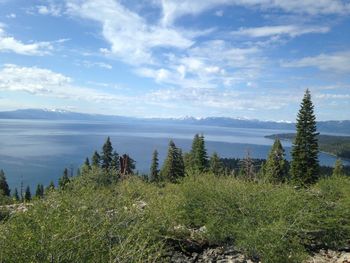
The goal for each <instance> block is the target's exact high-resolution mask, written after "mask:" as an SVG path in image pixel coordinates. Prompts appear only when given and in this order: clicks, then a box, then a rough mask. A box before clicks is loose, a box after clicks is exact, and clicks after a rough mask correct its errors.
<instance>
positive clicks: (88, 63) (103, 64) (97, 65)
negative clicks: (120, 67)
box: [76, 60, 113, 70]
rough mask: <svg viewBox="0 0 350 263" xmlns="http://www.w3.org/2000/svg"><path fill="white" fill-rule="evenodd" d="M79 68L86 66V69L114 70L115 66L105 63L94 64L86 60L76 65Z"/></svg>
mask: <svg viewBox="0 0 350 263" xmlns="http://www.w3.org/2000/svg"><path fill="white" fill-rule="evenodd" d="M76 65H78V66H84V67H86V68H92V67H99V68H103V69H109V70H110V69H113V66H112V65H111V64H108V63H105V62H93V61H88V60H84V61H81V62H78V63H76Z"/></svg>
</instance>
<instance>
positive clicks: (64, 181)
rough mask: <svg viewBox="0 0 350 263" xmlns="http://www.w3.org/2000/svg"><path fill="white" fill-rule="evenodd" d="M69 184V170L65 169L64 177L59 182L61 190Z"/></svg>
mask: <svg viewBox="0 0 350 263" xmlns="http://www.w3.org/2000/svg"><path fill="white" fill-rule="evenodd" d="M69 182H70V179H69V176H68V169H67V168H65V169H64V171H63V175H62V177H61V178H60V179H59V180H58V186H59V188H60V189H64V188H65V187H66V185H67V184H68V183H69Z"/></svg>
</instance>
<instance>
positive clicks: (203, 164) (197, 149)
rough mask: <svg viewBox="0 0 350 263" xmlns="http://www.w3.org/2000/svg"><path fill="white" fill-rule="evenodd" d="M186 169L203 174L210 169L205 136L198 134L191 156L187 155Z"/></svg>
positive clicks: (194, 139)
mask: <svg viewBox="0 0 350 263" xmlns="http://www.w3.org/2000/svg"><path fill="white" fill-rule="evenodd" d="M184 159H185V163H186V169H187V170H189V171H192V172H200V173H201V172H203V171H205V170H207V169H208V168H209V160H208V154H207V150H206V148H205V140H204V136H203V135H199V134H196V135H195V136H194V138H193V141H192V147H191V151H190V153H189V154H186V155H185V158H184Z"/></svg>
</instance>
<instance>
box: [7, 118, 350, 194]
mask: <svg viewBox="0 0 350 263" xmlns="http://www.w3.org/2000/svg"><path fill="white" fill-rule="evenodd" d="M284 132H293V131H290V130H269V129H246V128H244V129H241V128H224V127H213V126H195V125H168V124H150V123H134V124H130V123H118V124H116V123H108V122H76V121H74V122H73V121H43V120H0V168H2V169H4V171H5V173H6V176H7V180H8V183H9V184H10V187H11V188H13V187H19V185H20V181H21V180H22V181H23V183H24V185H30V186H31V188H32V190H33V189H34V187H35V185H36V184H38V183H43V184H44V185H48V184H49V182H50V181H51V180H54V182H55V184H56V183H57V179H58V178H59V177H60V176H61V175H62V172H63V169H64V168H65V167H68V168H72V169H74V170H76V169H77V168H78V167H79V166H80V165H81V164H82V163H83V161H84V159H85V158H86V157H87V156H89V157H90V156H91V154H92V153H93V151H94V150H99V151H100V149H101V147H102V145H103V143H104V141H105V140H106V138H107V136H110V137H111V140H112V144H113V147H114V148H115V149H116V150H117V152H118V153H119V154H123V153H128V154H130V156H131V157H132V158H133V159H135V160H136V168H137V170H139V171H140V172H145V173H147V172H148V170H149V166H150V162H151V157H152V152H153V150H154V149H157V150H158V152H159V155H160V162H161V163H162V161H163V160H164V157H165V155H166V152H167V146H168V142H169V139H173V140H174V142H175V144H176V145H177V146H178V147H181V148H182V149H183V151H185V152H186V151H188V150H189V149H190V147H191V141H192V139H193V136H194V134H196V133H203V134H204V136H205V139H206V147H207V150H208V152H209V154H211V153H212V152H213V151H216V152H218V153H219V155H220V156H221V157H235V158H238V157H244V156H245V155H246V152H247V150H249V151H250V154H251V156H253V157H256V158H266V156H267V153H268V151H269V149H270V147H271V144H272V140H270V139H266V138H264V136H265V135H269V134H274V133H284ZM283 145H284V147H285V149H286V152H287V159H289V158H290V155H289V150H290V146H291V144H290V143H288V142H283ZM320 162H321V164H323V165H329V166H333V164H334V162H335V158H334V157H333V156H330V155H327V154H324V153H321V154H320ZM347 164H349V163H347Z"/></svg>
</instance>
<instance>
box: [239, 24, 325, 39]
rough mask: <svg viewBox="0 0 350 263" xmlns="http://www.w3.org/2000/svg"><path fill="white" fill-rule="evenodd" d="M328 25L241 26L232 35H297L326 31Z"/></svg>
mask: <svg viewBox="0 0 350 263" xmlns="http://www.w3.org/2000/svg"><path fill="white" fill-rule="evenodd" d="M329 30H330V28H329V27H321V26H305V25H279V26H263V27H253V28H241V29H239V30H238V31H233V32H232V34H234V35H243V36H248V37H271V36H279V35H288V36H290V37H297V36H300V35H304V34H310V33H327V32H329Z"/></svg>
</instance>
